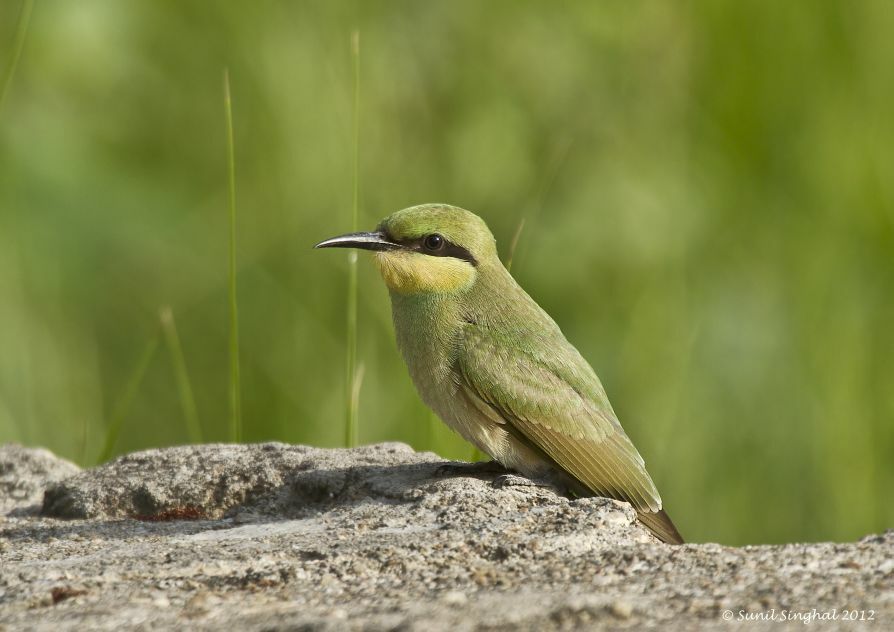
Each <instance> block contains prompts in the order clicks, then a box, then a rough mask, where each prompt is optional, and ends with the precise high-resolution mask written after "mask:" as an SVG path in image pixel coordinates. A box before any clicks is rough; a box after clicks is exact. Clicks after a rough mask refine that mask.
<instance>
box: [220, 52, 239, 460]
mask: <svg viewBox="0 0 894 632" xmlns="http://www.w3.org/2000/svg"><path fill="white" fill-rule="evenodd" d="M224 110H225V112H226V125H227V191H228V193H229V196H228V197H229V227H230V232H229V234H230V239H229V251H228V252H229V258H228V266H227V296H228V299H229V316H230V325H229V330H230V335H229V338H228V343H229V344H228V347H227V351H228V357H229V364H230V384H229V395H230V397H229V400H230V441H232V442H233V443H239V442H240V441H242V381H241V378H240V367H239V301H238V298H237V294H236V148H235V143H234V141H233V99H232V97H231V93H230V70H229V68H227V69H225V70H224Z"/></svg>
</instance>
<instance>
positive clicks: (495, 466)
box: [435, 461, 509, 477]
mask: <svg viewBox="0 0 894 632" xmlns="http://www.w3.org/2000/svg"><path fill="white" fill-rule="evenodd" d="M508 471H509V470H507V469H506V468H505V467H503V466H502V465H500V464H499V463H497V462H496V461H476V462H475V463H466V462H465V461H450V462H449V463H444V464H443V465H440V466H438V468H437V469H436V470H435V476H444V477H447V476H481V475H486V474H506V472H508Z"/></svg>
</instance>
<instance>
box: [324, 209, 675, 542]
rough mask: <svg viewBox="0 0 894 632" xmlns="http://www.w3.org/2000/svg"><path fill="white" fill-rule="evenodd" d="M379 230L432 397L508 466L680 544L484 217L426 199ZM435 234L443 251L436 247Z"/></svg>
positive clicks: (618, 432)
mask: <svg viewBox="0 0 894 632" xmlns="http://www.w3.org/2000/svg"><path fill="white" fill-rule="evenodd" d="M375 234H377V235H380V236H381V241H382V242H383V243H387V244H390V245H389V246H388V247H385V246H382V247H376V248H370V249H374V250H378V251H379V252H378V253H377V262H378V263H379V267H380V269H381V270H382V273H383V277H384V278H385V280H386V283H387V284H388V285H389V288H390V292H391V300H392V310H393V316H394V326H395V331H396V335H397V342H398V346H399V348H400V351H401V353H402V355H403V357H404V359H405V361H406V363H407V366H408V368H409V371H410V375H411V376H412V378H413V381H414V383H415V384H416V387H417V389H418V391H419V393H420V395H421V397H422V399H423V400H424V401H425V403H426V404H427V405H428V406H430V407H431V408H432V409H433V410H434V411H435V412H436V413H437V414H438V415H439V416H440V417H441V419H443V420H444V421H445V422H446V423H447V424H448V425H450V426H451V427H453V428H454V429H455V430H457V431H458V432H459V433H460V434H462V435H463V437H465V438H466V439H467V440H469V441H471V442H472V443H473V444H475V445H476V446H477V447H478V448H479V449H480V450H482V451H483V452H485V453H487V454H489V455H490V456H491V457H493V458H494V459H495V460H497V461H498V462H500V463H501V464H503V465H504V466H506V467H509V468H512V469H515V470H518V471H520V472H521V473H523V474H525V475H528V476H532V477H538V478H546V479H548V480H551V481H552V482H555V483H557V484H560V485H563V486H565V487H567V488H570V489H571V490H572V491H575V492H576V493H579V494H593V493H595V494H598V495H601V496H607V497H610V498H616V499H619V500H625V501H627V502H629V503H630V504H631V505H633V506H634V508H635V509H636V510H637V512H638V515H639V516H640V519H641V521H642V522H643V523H644V524H645V525H646V526H647V527H649V529H650V530H652V531H653V533H655V534H656V535H657V536H658V537H660V538H661V539H662V540H664V541H666V542H673V543H679V542H682V538H680V535H679V533H677V530H676V528H675V527H674V526H673V523H672V522H671V521H670V519H669V518H668V517H667V514H666V513H664V512H663V511H662V506H661V498H660V496H659V494H658V491H657V490H656V488H655V485H654V484H653V482H652V479H651V478H650V476H649V474H648V473H647V472H646V469H645V465H644V463H643V459H642V457H641V456H640V455H639V453H638V452H637V450H636V448H634V446H633V444H632V443H631V441H630V439H629V438H628V437H627V435H626V433H625V432H624V430H623V428H622V427H621V424H620V423H619V422H618V419H617V417H616V416H615V413H614V411H613V410H612V407H611V404H610V403H609V401H608V397H607V396H606V394H605V390H604V389H603V387H602V384H601V383H600V381H599V378H598V377H597V376H596V374H595V373H594V371H593V369H592V368H591V367H590V365H589V364H588V363H587V362H586V360H584V359H583V357H582V356H581V355H580V354H579V353H578V351H577V349H575V348H574V347H573V346H572V345H571V343H569V342H568V341H567V340H566V339H565V336H564V335H563V334H562V332H561V330H560V329H559V327H558V326H557V325H556V323H555V322H554V321H553V320H552V319H551V318H550V317H549V315H548V314H547V313H546V312H544V311H543V310H542V309H541V308H540V306H539V305H537V303H536V302H535V301H534V300H533V299H532V298H531V297H530V296H528V294H527V293H526V292H525V291H524V290H523V289H522V288H521V287H520V286H519V285H518V284H517V283H516V282H515V280H514V279H513V278H512V277H511V276H510V274H509V272H508V271H507V270H506V268H505V267H504V266H503V264H502V263H501V262H500V259H499V257H498V256H497V251H496V246H495V243H494V239H493V236H492V235H491V233H490V231H489V230H488V228H487V226H486V225H485V224H484V222H483V221H482V220H481V219H480V218H478V217H477V216H475V215H473V214H472V213H469V212H468V211H464V210H462V209H458V208H455V207H450V206H444V205H426V206H419V207H413V208H410V209H405V210H403V211H398V212H397V213H395V214H393V215H392V216H390V217H388V218H386V219H385V220H384V221H383V222H382V224H381V225H380V226H379V230H378V232H377V233H375ZM431 235H437V236H439V237H441V238H442V240H443V242H444V243H442V244H441V246H440V247H439V248H438V249H429V248H428V247H427V245H428V242H427V241H426V239H427V238H428V237H429V236H431ZM337 239H340V238H337ZM330 241H334V240H330ZM434 241H437V240H434ZM410 244H412V247H411V246H410ZM322 245H343V244H342V243H329V242H323V244H322ZM354 245H355V246H357V245H356V244H354ZM357 247H367V248H368V247H369V246H368V245H361V246H357ZM463 253H468V254H469V255H470V257H469V258H468V259H463V257H464V256H465V255H464V254H463ZM448 260H449V261H448Z"/></svg>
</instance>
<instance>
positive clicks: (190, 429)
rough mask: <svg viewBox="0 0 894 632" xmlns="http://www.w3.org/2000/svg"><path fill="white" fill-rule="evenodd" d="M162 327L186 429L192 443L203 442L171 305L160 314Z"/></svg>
mask: <svg viewBox="0 0 894 632" xmlns="http://www.w3.org/2000/svg"><path fill="white" fill-rule="evenodd" d="M159 318H160V320H161V329H162V332H163V333H164V336H165V344H166V345H167V347H168V353H169V354H170V356H171V369H173V371H174V378H175V379H176V381H177V391H178V392H179V393H180V406H181V407H182V408H183V418H184V419H185V420H186V430H187V433H188V434H189V440H190V442H191V443H201V442H202V425H201V424H200V423H199V413H198V410H197V408H196V400H195V397H193V392H192V384H190V381H189V372H188V371H187V370H186V358H185V357H184V355H183V347H182V346H181V345H180V336H179V335H177V325H176V323H175V322H174V312H173V311H172V310H171V308H170V307H164V308H162V310H161V313H160V315H159Z"/></svg>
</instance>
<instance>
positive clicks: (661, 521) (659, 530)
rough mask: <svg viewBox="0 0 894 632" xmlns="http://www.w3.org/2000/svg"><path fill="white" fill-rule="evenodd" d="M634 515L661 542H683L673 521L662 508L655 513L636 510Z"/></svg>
mask: <svg viewBox="0 0 894 632" xmlns="http://www.w3.org/2000/svg"><path fill="white" fill-rule="evenodd" d="M636 517H637V518H638V519H639V521H640V522H641V523H643V526H645V527H646V529H648V530H649V531H651V532H652V533H653V534H654V535H655V537H656V538H658V539H659V540H661V541H662V542H666V543H668V544H684V542H683V536H681V535H680V532H679V531H677V527H675V526H674V522H673V521H672V520H671V519H670V516H668V515H667V512H666V511H665V510H664V509H662V510H661V511H657V512H655V513H651V512H648V513H647V512H644V511H638V512H636Z"/></svg>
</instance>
